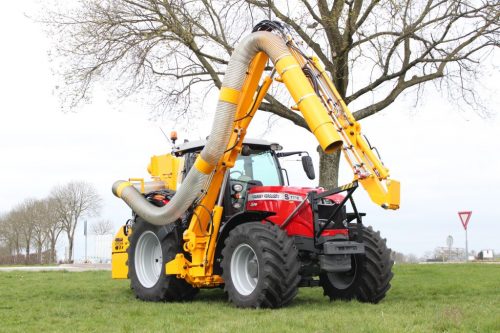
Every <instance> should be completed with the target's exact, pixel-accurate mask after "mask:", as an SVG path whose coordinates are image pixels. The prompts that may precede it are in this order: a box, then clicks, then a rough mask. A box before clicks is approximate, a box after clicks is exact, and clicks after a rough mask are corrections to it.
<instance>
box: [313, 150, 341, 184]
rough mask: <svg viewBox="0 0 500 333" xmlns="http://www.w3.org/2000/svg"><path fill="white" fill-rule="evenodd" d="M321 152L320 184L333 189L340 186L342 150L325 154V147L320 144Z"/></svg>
mask: <svg viewBox="0 0 500 333" xmlns="http://www.w3.org/2000/svg"><path fill="white" fill-rule="evenodd" d="M317 150H318V152H319V184H318V185H319V186H321V187H324V188H325V189H332V188H335V187H337V186H338V181H339V162H340V150H339V151H337V152H335V153H332V154H325V152H324V151H323V149H321V147H320V146H318V149H317Z"/></svg>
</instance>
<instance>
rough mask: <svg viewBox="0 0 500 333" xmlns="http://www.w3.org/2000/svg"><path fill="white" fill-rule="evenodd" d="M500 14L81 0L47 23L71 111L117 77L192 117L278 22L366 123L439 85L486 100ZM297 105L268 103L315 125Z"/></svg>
mask: <svg viewBox="0 0 500 333" xmlns="http://www.w3.org/2000/svg"><path fill="white" fill-rule="evenodd" d="M499 15H500V3H499V2H498V0H470V1H469V0H423V1H412V0H334V1H327V0H317V1H312V0H301V1H292V2H290V1H272V0H232V1H222V0H213V1H207V0H190V1H185V0H167V1H160V0H125V1H116V0H80V1H79V5H78V6H76V7H74V8H67V5H66V6H63V8H59V9H56V10H54V11H51V12H49V14H48V16H47V18H46V20H45V22H46V23H48V26H49V27H50V28H51V31H50V32H51V34H52V36H57V38H58V48H57V50H58V51H59V52H58V55H62V56H64V57H66V59H67V61H66V62H65V66H62V67H61V68H62V72H63V75H64V78H65V79H66V80H65V84H64V87H65V88H63V89H62V95H63V96H65V97H67V99H66V102H67V103H66V105H67V106H69V107H74V106H75V105H77V104H79V103H81V102H82V101H86V100H88V99H89V98H90V93H91V90H92V87H94V86H95V84H96V83H98V82H100V81H103V80H110V81H112V82H113V84H114V85H115V87H116V90H117V92H118V95H119V96H120V97H125V96H132V95H135V96H137V94H148V95H149V96H150V97H149V98H150V100H153V101H154V103H153V105H154V106H156V107H159V109H158V110H159V111H160V112H162V111H166V110H168V111H169V112H172V113H175V114H177V115H179V114H184V113H186V112H187V111H188V110H190V109H191V108H193V107H194V104H196V103H195V102H196V99H197V98H203V95H204V94H205V93H207V92H208V91H209V90H210V88H211V87H217V88H220V86H221V82H222V76H223V75H224V71H225V68H226V65H227V62H228V59H229V55H230V54H231V53H232V51H233V48H234V46H235V44H236V43H237V41H238V40H240V39H241V37H242V35H244V34H246V33H247V32H248V31H249V30H250V29H251V27H252V26H253V25H254V24H255V23H256V22H258V21H260V20H261V19H264V18H270V19H279V20H281V21H283V22H285V23H286V24H287V25H289V26H290V27H291V29H292V30H293V32H294V33H295V34H297V35H299V36H300V37H301V38H302V39H303V40H304V42H305V44H306V45H307V46H308V47H309V48H310V49H311V50H313V51H314V52H315V53H316V54H317V56H318V57H319V59H320V60H321V61H322V62H323V64H324V65H325V68H326V70H327V71H328V72H329V73H330V75H331V77H332V79H333V82H334V83H335V85H336V86H337V88H338V89H339V92H340V94H341V96H342V97H343V98H344V100H345V101H346V103H347V104H351V105H355V112H354V115H355V117H356V118H357V119H363V118H365V117H368V116H371V115H373V114H375V113H377V112H379V111H381V110H383V109H385V108H386V107H388V106H389V105H391V103H393V102H394V101H395V100H396V98H397V97H398V96H400V95H401V94H402V93H403V92H405V91H410V92H414V93H416V95H417V96H418V94H419V93H421V92H422V91H423V88H424V87H425V86H426V85H427V83H428V82H435V83H436V87H437V89H438V90H445V91H446V92H447V93H448V94H450V97H451V99H452V100H460V101H463V102H465V103H467V104H469V105H471V106H473V107H476V106H477V104H478V103H477V97H478V95H477V88H476V82H477V80H476V75H478V70H479V68H480V66H481V63H482V62H483V60H484V59H485V58H486V57H488V56H489V55H490V54H491V52H492V50H494V49H496V48H498V46H499V29H500V27H499ZM278 95H279V94H278ZM353 102H356V103H353ZM287 103H288V99H287V98H276V97H273V96H271V95H268V96H267V97H266V99H265V101H264V103H262V105H261V109H262V110H264V111H267V112H270V113H272V114H275V115H278V116H280V117H283V118H285V119H288V120H290V121H292V122H293V123H294V124H296V125H298V126H300V127H303V128H305V129H307V126H306V124H305V121H304V119H303V118H302V117H301V116H300V115H299V114H298V113H296V112H293V111H291V110H290V109H289V107H288V104H287ZM196 106H197V105H196ZM337 173H338V155H333V156H327V155H325V154H322V153H321V154H320V185H322V186H325V187H329V186H332V185H335V184H336V183H337Z"/></svg>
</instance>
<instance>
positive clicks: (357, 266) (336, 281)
mask: <svg viewBox="0 0 500 333" xmlns="http://www.w3.org/2000/svg"><path fill="white" fill-rule="evenodd" d="M362 228H363V243H364V245H365V254H356V255H353V256H352V260H351V266H352V267H351V270H350V271H348V272H342V273H326V272H325V273H322V274H321V275H320V284H321V286H322V287H323V291H324V294H325V296H328V297H330V300H352V299H357V300H359V301H361V302H370V303H378V302H380V301H381V300H382V299H383V298H384V297H385V294H386V292H387V291H388V290H389V288H390V287H391V284H390V282H391V279H392V277H393V273H392V265H393V261H392V260H391V250H390V249H389V248H387V246H386V241H385V239H382V238H381V237H380V232H378V231H377V232H375V231H374V230H373V229H372V227H365V226H363V227H362ZM357 234H358V230H357V225H356V224H355V223H351V224H350V225H349V239H351V240H356V239H357Z"/></svg>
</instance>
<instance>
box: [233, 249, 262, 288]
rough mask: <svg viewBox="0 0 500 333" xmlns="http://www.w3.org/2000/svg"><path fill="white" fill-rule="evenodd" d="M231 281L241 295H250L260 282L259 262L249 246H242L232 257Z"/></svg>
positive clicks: (235, 250)
mask: <svg viewBox="0 0 500 333" xmlns="http://www.w3.org/2000/svg"><path fill="white" fill-rule="evenodd" d="M231 280H232V282H233V285H234V287H235V289H236V290H237V291H238V293H240V294H241V295H244V296H246V295H250V294H251V293H252V292H253V291H254V290H255V287H256V286H257V282H258V281H259V261H258V259H257V255H256V254H255V252H254V250H253V249H252V248H251V247H250V245H248V244H240V245H238V246H237V247H236V249H234V252H233V256H232V257H231Z"/></svg>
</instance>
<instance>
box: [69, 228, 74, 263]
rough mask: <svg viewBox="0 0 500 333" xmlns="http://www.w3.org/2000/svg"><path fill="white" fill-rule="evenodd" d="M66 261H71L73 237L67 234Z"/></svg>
mask: <svg viewBox="0 0 500 333" xmlns="http://www.w3.org/2000/svg"><path fill="white" fill-rule="evenodd" d="M68 247H69V249H68V263H69V264H71V263H72V261H73V237H71V236H69V234H68Z"/></svg>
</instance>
